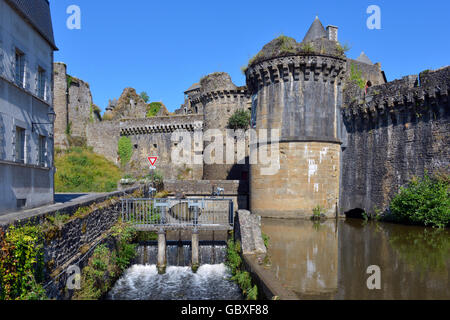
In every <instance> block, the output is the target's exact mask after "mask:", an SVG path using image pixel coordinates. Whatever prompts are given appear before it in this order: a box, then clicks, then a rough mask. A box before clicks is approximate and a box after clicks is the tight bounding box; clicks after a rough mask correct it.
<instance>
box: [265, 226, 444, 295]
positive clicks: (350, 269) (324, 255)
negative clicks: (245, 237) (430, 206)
mask: <svg viewBox="0 0 450 320" xmlns="http://www.w3.org/2000/svg"><path fill="white" fill-rule="evenodd" d="M262 228H263V232H264V233H266V234H267V235H268V236H269V237H270V245H269V255H270V258H271V265H270V266H267V268H270V269H271V270H272V272H273V273H274V274H275V276H276V277H277V278H278V279H279V280H280V282H281V283H282V284H283V285H284V286H285V287H287V288H289V289H291V290H293V291H294V292H295V293H296V294H297V296H298V298H299V299H340V300H341V299H450V231H449V230H434V229H431V228H422V227H413V226H402V225H395V224H387V223H368V224H367V223H364V222H363V221H361V220H347V221H326V222H323V223H313V222H311V221H307V220H279V219H263V221H262ZM372 265H376V266H379V267H380V270H381V289H380V290H369V289H368V287H367V280H368V278H369V277H370V276H371V274H368V273H367V268H368V267H369V266H372Z"/></svg>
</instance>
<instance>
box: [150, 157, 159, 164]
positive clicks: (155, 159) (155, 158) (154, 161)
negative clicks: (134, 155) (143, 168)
mask: <svg viewBox="0 0 450 320" xmlns="http://www.w3.org/2000/svg"><path fill="white" fill-rule="evenodd" d="M157 160H158V157H148V161H150V164H151V165H152V166H154V165H155V163H156V161H157Z"/></svg>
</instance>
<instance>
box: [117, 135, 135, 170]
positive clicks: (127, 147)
mask: <svg viewBox="0 0 450 320" xmlns="http://www.w3.org/2000/svg"><path fill="white" fill-rule="evenodd" d="M117 150H118V151H117V153H118V154H119V157H120V163H121V164H122V166H125V165H126V164H127V163H128V162H129V161H130V159H131V156H132V155H133V145H132V144H131V139H130V138H128V137H121V138H120V139H119V143H118V149H117Z"/></svg>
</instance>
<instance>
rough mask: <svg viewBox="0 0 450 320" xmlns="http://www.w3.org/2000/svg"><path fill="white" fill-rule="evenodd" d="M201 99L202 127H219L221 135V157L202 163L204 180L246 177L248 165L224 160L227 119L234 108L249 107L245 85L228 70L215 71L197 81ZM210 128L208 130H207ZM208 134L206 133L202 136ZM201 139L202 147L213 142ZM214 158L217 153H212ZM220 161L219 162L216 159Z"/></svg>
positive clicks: (207, 128) (206, 129) (206, 131)
mask: <svg viewBox="0 0 450 320" xmlns="http://www.w3.org/2000/svg"><path fill="white" fill-rule="evenodd" d="M200 86H201V89H200V100H201V102H202V105H203V119H204V122H203V128H204V132H205V133H208V130H211V129H212V130H214V129H217V130H220V131H221V132H222V136H223V158H222V161H220V160H219V161H214V162H215V163H213V164H206V163H205V164H204V166H203V180H245V179H248V171H249V169H248V165H244V164H236V162H235V164H226V147H225V142H226V139H225V137H226V129H227V125H228V120H229V119H230V117H231V116H232V115H233V113H234V112H235V111H236V110H240V109H243V110H247V109H249V108H250V97H249V95H248V92H247V88H246V87H240V88H239V87H236V86H235V85H234V84H233V82H232V81H231V77H230V75H229V74H227V73H225V72H216V73H213V74H210V75H208V76H206V77H204V78H202V79H201V81H200ZM210 132H211V131H210ZM206 136H207V135H206V134H205V137H206ZM213 142H214V141H213V139H211V141H205V142H204V149H207V147H208V145H209V144H211V143H213ZM213 156H215V157H216V158H217V159H218V158H219V157H218V155H214V154H213ZM217 162H222V163H217Z"/></svg>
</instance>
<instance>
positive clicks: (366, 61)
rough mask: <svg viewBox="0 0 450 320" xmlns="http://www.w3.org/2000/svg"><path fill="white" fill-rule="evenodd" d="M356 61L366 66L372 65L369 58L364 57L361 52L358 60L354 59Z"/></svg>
mask: <svg viewBox="0 0 450 320" xmlns="http://www.w3.org/2000/svg"><path fill="white" fill-rule="evenodd" d="M356 61H359V62H362V63H366V64H373V63H372V61H370V59H369V57H368V56H366V54H365V53H364V51H363V52H361V54H360V56H359V57H358V59H356Z"/></svg>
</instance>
